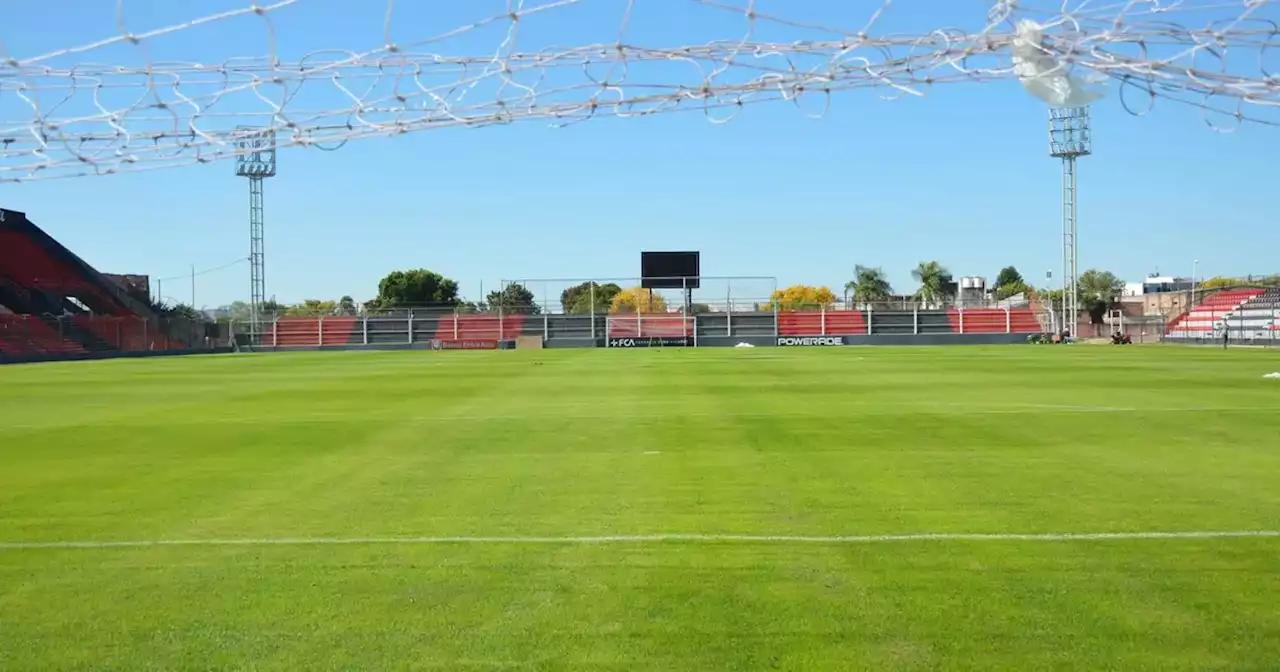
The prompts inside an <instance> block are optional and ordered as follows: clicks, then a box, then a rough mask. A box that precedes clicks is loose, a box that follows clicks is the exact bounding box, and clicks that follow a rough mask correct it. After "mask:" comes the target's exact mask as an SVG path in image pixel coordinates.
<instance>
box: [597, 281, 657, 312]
mask: <svg viewBox="0 0 1280 672" xmlns="http://www.w3.org/2000/svg"><path fill="white" fill-rule="evenodd" d="M609 312H612V313H665V312H667V302H666V300H665V299H663V298H662V297H661V296H659V295H657V294H654V293H653V290H651V289H645V288H643V287H632V288H630V289H624V290H621V291H619V292H618V293H617V294H615V295H614V296H613V300H612V301H610V302H609Z"/></svg>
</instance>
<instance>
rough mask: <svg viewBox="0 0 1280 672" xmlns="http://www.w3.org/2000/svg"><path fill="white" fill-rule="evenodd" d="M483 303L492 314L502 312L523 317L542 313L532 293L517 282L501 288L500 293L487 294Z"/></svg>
mask: <svg viewBox="0 0 1280 672" xmlns="http://www.w3.org/2000/svg"><path fill="white" fill-rule="evenodd" d="M485 302H486V303H488V304H489V310H490V311H492V312H498V311H502V312H504V313H520V314H523V315H538V314H540V313H541V312H542V308H541V307H539V306H538V303H537V302H536V301H535V300H534V296H533V292H531V291H529V290H528V288H526V287H525V286H524V285H522V284H520V283H518V282H513V283H511V284H509V285H507V286H506V287H503V288H502V290H501V291H494V292H489V296H487V297H485Z"/></svg>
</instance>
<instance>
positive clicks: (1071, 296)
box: [1049, 107, 1093, 338]
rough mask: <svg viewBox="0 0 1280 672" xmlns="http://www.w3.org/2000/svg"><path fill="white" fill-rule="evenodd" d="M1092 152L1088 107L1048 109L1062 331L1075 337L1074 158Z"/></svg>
mask: <svg viewBox="0 0 1280 672" xmlns="http://www.w3.org/2000/svg"><path fill="white" fill-rule="evenodd" d="M1092 153H1093V137H1092V132H1091V131H1090V128H1089V108H1087V107H1071V108H1054V109H1051V110H1049V154H1050V156H1053V157H1056V158H1058V159H1061V160H1062V274H1063V278H1062V310H1063V316H1062V317H1063V322H1064V323H1065V329H1064V331H1066V332H1067V334H1068V335H1069V336H1071V337H1072V338H1075V337H1076V336H1077V335H1078V334H1077V327H1078V323H1079V321H1080V297H1079V293H1080V292H1079V277H1080V268H1079V252H1080V240H1079V231H1078V230H1077V218H1078V215H1079V210H1078V204H1079V194H1078V184H1077V180H1076V159H1078V158H1079V157H1081V156H1088V155H1090V154H1092Z"/></svg>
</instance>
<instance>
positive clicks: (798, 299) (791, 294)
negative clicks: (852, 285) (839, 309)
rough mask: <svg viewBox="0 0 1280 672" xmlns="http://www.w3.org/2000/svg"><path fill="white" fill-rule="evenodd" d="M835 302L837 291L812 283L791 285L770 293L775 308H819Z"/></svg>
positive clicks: (770, 300) (770, 302)
mask: <svg viewBox="0 0 1280 672" xmlns="http://www.w3.org/2000/svg"><path fill="white" fill-rule="evenodd" d="M835 302H836V295H835V292H832V291H831V289H830V288H828V287H813V286H811V285H791V286H790V287H784V288H783V289H775V290H773V293H772V294H770V295H769V304H770V305H771V306H772V307H773V308H774V309H775V310H803V309H817V308H824V307H827V306H831V305H834V304H835Z"/></svg>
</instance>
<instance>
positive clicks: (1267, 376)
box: [1262, 371, 1280, 378]
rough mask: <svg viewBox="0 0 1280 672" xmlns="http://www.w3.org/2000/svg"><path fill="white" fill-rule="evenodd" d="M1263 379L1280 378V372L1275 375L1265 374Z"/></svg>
mask: <svg viewBox="0 0 1280 672" xmlns="http://www.w3.org/2000/svg"><path fill="white" fill-rule="evenodd" d="M1262 377H1263V378H1280V371H1277V372H1275V373H1265V374H1263V375H1262Z"/></svg>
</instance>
